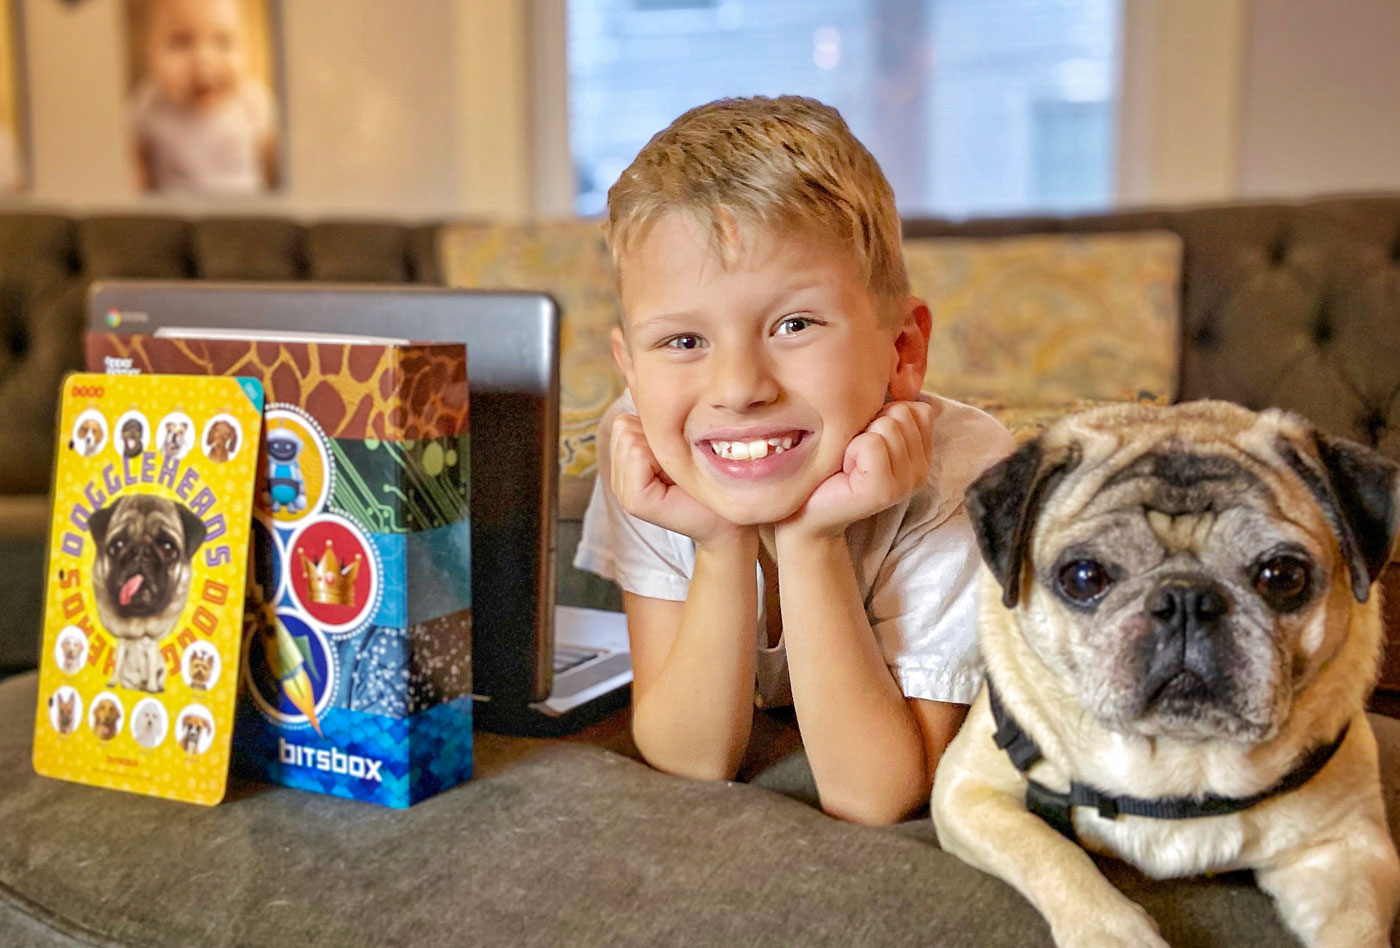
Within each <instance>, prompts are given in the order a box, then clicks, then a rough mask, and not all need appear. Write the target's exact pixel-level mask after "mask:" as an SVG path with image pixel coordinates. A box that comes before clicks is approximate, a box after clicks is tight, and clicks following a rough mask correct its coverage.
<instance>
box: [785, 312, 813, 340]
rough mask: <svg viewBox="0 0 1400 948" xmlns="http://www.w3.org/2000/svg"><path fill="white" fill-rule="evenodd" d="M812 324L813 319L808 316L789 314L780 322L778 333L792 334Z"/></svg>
mask: <svg viewBox="0 0 1400 948" xmlns="http://www.w3.org/2000/svg"><path fill="white" fill-rule="evenodd" d="M811 325H812V320H811V318H810V317H807V316H789V317H787V318H786V319H784V320H783V321H782V322H780V323H778V329H777V335H779V336H791V335H794V334H795V333H799V332H801V331H802V330H804V329H806V328H807V327H809V326H811Z"/></svg>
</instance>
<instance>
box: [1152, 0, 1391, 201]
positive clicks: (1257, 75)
mask: <svg viewBox="0 0 1400 948" xmlns="http://www.w3.org/2000/svg"><path fill="white" fill-rule="evenodd" d="M1130 2H1131V0H1130ZM1397 188H1400V2H1396V0H1251V9H1250V16H1249V26H1248V31H1247V47H1246V53H1245V79H1244V110H1243V117H1242V124H1241V129H1240V167H1239V180H1238V193H1239V194H1240V195H1241V196H1242V197H1250V198H1254V197H1260V198H1264V197H1297V196H1303V195H1309V194H1316V193H1319V192H1325V191H1360V190H1378V189H1397Z"/></svg>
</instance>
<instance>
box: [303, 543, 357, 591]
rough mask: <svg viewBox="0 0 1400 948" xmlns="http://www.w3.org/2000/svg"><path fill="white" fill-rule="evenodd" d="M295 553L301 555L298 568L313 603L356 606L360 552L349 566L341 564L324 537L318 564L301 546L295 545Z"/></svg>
mask: <svg viewBox="0 0 1400 948" xmlns="http://www.w3.org/2000/svg"><path fill="white" fill-rule="evenodd" d="M297 556H299V557H301V568H302V572H303V573H304V574H305V576H306V585H307V587H308V589H309V590H310V594H311V601H312V602H317V603H321V604H323V605H330V606H353V605H355V579H356V577H358V576H359V575H360V561H361V556H360V554H359V553H356V554H355V559H354V560H352V561H351V562H350V563H349V564H348V565H346V566H341V565H340V558H339V557H337V556H336V555H335V549H334V548H333V547H332V546H331V541H330V540H327V541H326V550H325V552H324V553H322V554H321V561H320V562H319V563H313V562H311V557H309V556H307V555H306V551H305V550H304V549H302V548H301V547H297Z"/></svg>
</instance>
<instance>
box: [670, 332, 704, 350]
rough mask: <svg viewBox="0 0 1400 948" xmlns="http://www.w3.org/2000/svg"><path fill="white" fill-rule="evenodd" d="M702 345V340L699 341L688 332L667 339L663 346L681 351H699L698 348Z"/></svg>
mask: <svg viewBox="0 0 1400 948" xmlns="http://www.w3.org/2000/svg"><path fill="white" fill-rule="evenodd" d="M703 344H704V340H703V339H701V338H700V337H699V336H697V335H695V334H694V333H688V332H687V333H681V334H680V335H679V336H672V337H671V338H670V339H667V340H666V341H665V343H663V345H665V347H666V348H667V349H681V350H690V349H699V348H700V346H701V345H703Z"/></svg>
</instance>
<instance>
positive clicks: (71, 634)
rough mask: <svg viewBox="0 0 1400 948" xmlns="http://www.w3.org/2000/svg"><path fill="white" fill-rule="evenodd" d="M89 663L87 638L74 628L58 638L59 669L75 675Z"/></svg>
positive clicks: (70, 628)
mask: <svg viewBox="0 0 1400 948" xmlns="http://www.w3.org/2000/svg"><path fill="white" fill-rule="evenodd" d="M85 661H87V637H86V636H84V635H83V633H82V632H81V631H78V630H76V629H75V628H73V627H72V626H70V627H68V628H67V629H64V630H63V631H62V632H60V633H59V636H58V667H59V668H61V669H63V671H64V673H66V674H69V675H71V674H73V673H74V672H76V671H77V670H78V669H80V668H82V667H83V662H85Z"/></svg>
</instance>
